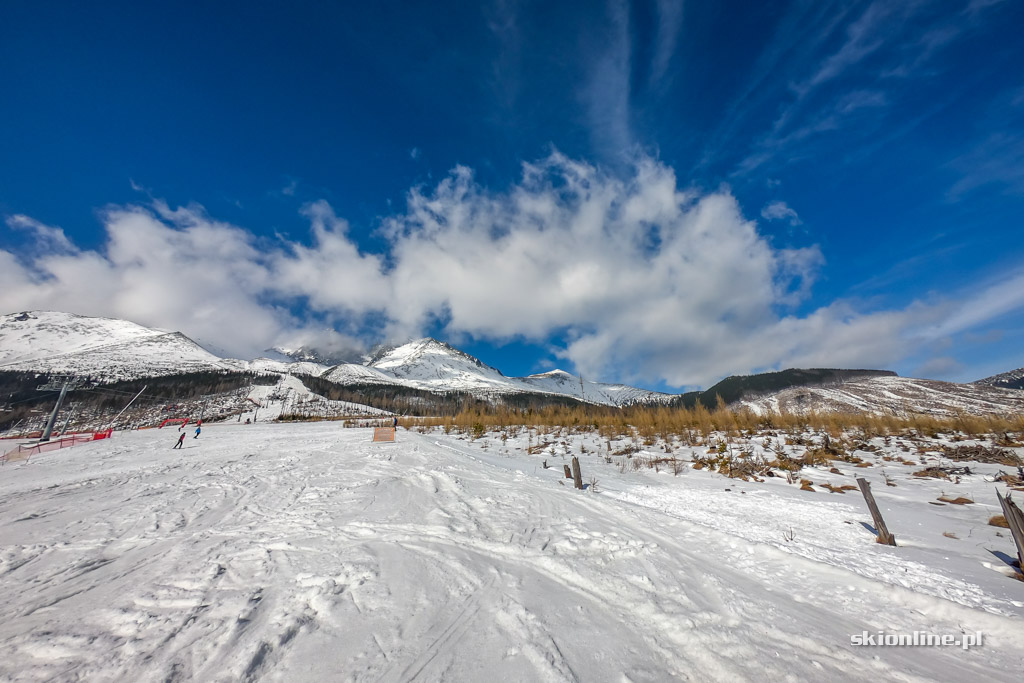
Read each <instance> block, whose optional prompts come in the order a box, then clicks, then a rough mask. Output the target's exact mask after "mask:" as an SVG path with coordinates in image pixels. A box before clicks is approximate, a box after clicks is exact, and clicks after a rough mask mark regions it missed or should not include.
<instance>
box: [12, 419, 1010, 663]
mask: <svg viewBox="0 0 1024 683" xmlns="http://www.w3.org/2000/svg"><path fill="white" fill-rule="evenodd" d="M371 435H372V432H371V430H368V429H341V428H339V425H338V423H318V424H308V423H306V424H297V425H280V424H277V425H263V424H258V425H248V426H246V425H244V424H237V423H234V424H225V425H209V426H208V428H204V429H203V432H202V436H201V437H200V438H199V439H198V440H196V439H192V438H187V439H185V444H184V448H183V449H182V450H180V451H175V450H172V449H171V446H172V444H173V443H174V441H175V440H176V436H177V435H176V434H175V432H174V430H170V431H169V432H168V430H145V431H137V432H129V433H116V434H115V435H114V437H113V438H111V439H106V440H103V441H97V442H94V443H90V444H86V445H82V446H77V447H75V448H70V449H65V450H63V451H57V452H54V453H47V454H43V455H39V456H33V457H32V460H31V461H29V462H27V463H24V462H22V463H18V462H15V463H9V464H8V465H6V466H5V467H4V468H3V471H2V472H3V476H0V517H2V518H3V519H4V520H6V521H5V523H4V524H3V525H0V574H2V575H3V581H4V593H3V599H2V600H0V647H2V648H3V656H2V657H0V679H3V680H19V681H20V680H32V681H43V680H46V681H50V680H56V681H70V680H75V681H111V680H118V681H168V680H174V681H257V680H260V681H332V680H352V681H451V682H453V683H461V682H464V681H465V682H476V681H482V680H483V681H486V680H494V681H551V682H555V681H587V682H594V683H604V682H606V681H607V682H609V683H611V682H620V681H684V680H689V681H754V680H757V681H762V680H763V681H879V680H881V681H935V680H942V681H978V682H980V681H986V682H987V681H994V682H996V681H1015V680H1017V681H1019V680H1020V664H1021V661H1022V659H1024V628H1022V624H1024V598H1022V591H1021V588H1022V585H1024V584H1020V583H1019V582H1017V581H1014V580H1013V579H1011V578H1008V577H1007V575H1006V573H1005V572H1006V571H1012V570H1009V568H1007V567H1005V565H1004V562H1003V561H1002V560H1001V559H1000V555H1005V554H1006V553H1010V552H1012V548H1013V543H1012V541H1011V539H1009V538H1008V537H1007V536H1006V535H1001V536H997V535H996V533H997V532H998V531H999V530H998V529H996V528H995V527H990V526H987V525H986V523H985V522H986V520H987V518H988V517H989V516H990V515H991V514H993V513H992V510H993V505H992V504H991V503H994V494H993V491H992V484H991V482H988V481H984V480H983V478H982V476H970V477H965V480H964V482H962V483H958V484H954V483H952V482H948V481H938V480H934V479H924V480H921V479H916V478H914V477H912V476H910V472H911V471H913V468H910V467H906V466H903V465H899V464H898V463H897V464H893V462H888V461H883V460H881V458H880V457H878V456H877V455H875V454H866V455H865V457H868V458H870V459H871V461H872V462H873V463H875V466H874V467H870V468H867V469H864V470H855V469H854V468H853V467H852V466H848V465H847V464H845V463H837V464H838V465H839V467H840V468H842V469H843V470H845V472H844V473H843V474H829V472H828V470H827V469H824V468H822V469H821V470H818V471H814V472H813V473H811V474H809V475H808V476H813V478H814V479H815V481H820V480H822V479H823V478H825V479H828V478H831V480H832V481H835V482H837V483H844V482H849V481H852V479H853V477H852V475H853V474H860V475H862V476H866V477H867V478H868V479H869V480H870V481H871V482H872V483H873V485H874V490H875V495H876V497H877V499H878V503H879V506H880V507H881V508H882V510H883V512H884V514H885V519H886V521H887V522H888V524H889V525H890V529H891V530H892V531H893V532H894V533H895V534H896V535H897V537H898V539H899V542H900V547H897V548H892V547H889V546H882V545H879V544H877V543H875V538H874V534H872V533H871V532H870V531H869V530H868V529H867V528H866V527H867V525H868V524H869V523H870V522H871V516H870V515H869V514H868V512H867V509H866V508H865V506H864V504H863V501H862V500H861V499H860V497H859V495H857V494H856V493H854V495H832V494H828V493H824V492H807V491H803V490H800V488H799V487H798V486H797V485H789V484H787V483H786V480H785V479H784V478H781V477H774V478H770V479H767V480H766V481H763V482H743V481H739V480H729V479H723V477H722V476H721V475H718V474H713V473H710V472H707V471H697V470H689V469H687V471H686V474H683V475H680V476H678V477H677V476H672V474H671V473H669V472H668V471H667V470H666V469H665V468H662V470H661V472H660V473H658V472H657V471H656V470H654V469H646V468H645V469H643V471H633V469H632V468H630V469H628V470H627V469H625V468H623V467H622V466H621V465H620V462H614V463H611V462H606V461H605V459H604V458H603V457H600V456H599V455H597V453H598V452H599V451H600V449H601V447H602V446H603V441H604V440H603V439H602V438H601V437H600V436H599V435H591V436H592V438H591V440H590V441H588V442H586V446H587V448H586V453H587V454H586V455H582V456H580V459H581V460H582V461H583V465H582V466H583V467H584V468H585V470H584V472H585V477H590V476H591V475H593V476H595V477H596V478H597V479H599V480H600V484H599V485H594V486H589V487H588V488H587V489H586V490H585V491H577V490H575V489H573V488H571V487H568V486H564V485H563V483H562V482H563V481H564V479H563V478H562V468H561V466H560V465H561V463H562V462H565V460H566V459H565V458H563V457H561V456H559V455H557V454H555V453H554V452H549V453H543V454H530V453H529V452H528V448H529V443H530V442H529V441H528V438H529V437H528V436H527V434H525V433H522V434H519V435H518V436H514V437H512V438H508V440H507V441H504V440H502V439H501V438H499V435H497V434H495V435H489V436H488V437H487V438H485V439H479V440H477V441H476V442H471V441H463V440H458V439H457V438H455V437H454V436H446V435H444V434H441V433H436V434H418V433H415V432H412V431H405V430H399V434H398V437H397V440H396V442H395V443H388V444H374V443H372V441H371V438H372V436H371ZM504 436H507V435H504ZM562 438H564V435H563V437H560V438H558V439H556V438H555V437H554V436H553V435H548V436H547V437H545V440H548V439H550V441H552V442H557V441H560V440H561V439H562ZM570 438H571V437H570ZM761 438H763V437H759V438H758V439H756V440H753V439H752V440H751V441H750V442H749V443H745V444H743V445H740V446H738V447H739V448H750V449H754V448H760V441H761ZM722 439H723V440H724V439H725V436H724V435H722ZM537 442H540V435H538V438H537V439H536V440H535V441H534V443H537ZM581 443H583V442H582V441H580V442H576V443H574V444H573V449H572V450H573V453H572V454H579V450H578V446H579V444H581ZM628 443H630V442H629V440H627V439H623V440H622V441H621V442H619V443H616V444H615V445H616V447H617V446H618V445H620V444H622V445H625V444H628ZM663 445H664V444H660V443H659V444H657V446H656V447H652V451H654V450H656V451H657V453H654V452H652V453H650V454H648V455H646V456H645V455H644V453H638V454H636V455H634V457H633V460H632V461H635V460H637V459H638V458H641V457H652V458H653V457H656V456H662V457H664V456H665V452H664V451H663V450H662V448H661V446H663ZM485 446H486V447H485ZM555 446H558V447H563V446H562V444H560V443H552V444H551V445H550V447H551V448H554V447H555ZM878 446H879V447H880V448H884V444H881V439H879V440H878ZM705 450H706V449H705V447H704V446H700V447H694V448H693V449H688V450H687V452H686V453H681V454H680V455H682V456H683V457H693V456H694V455H699V454H701V453H703V452H704V451H705ZM881 454H884V455H889V456H890V458H892V457H893V456H896V457H895V460H896V461H898V460H899V457H898V456H900V455H901V451H899V449H898V447H897V445H896V444H895V443H893V444H892V446H890V447H889V450H888V451H883V452H882V453H881ZM543 459H548V460H554V461H555V462H556V463H557V465H556V466H555V467H552V468H550V469H544V468H543V467H541V466H540V461H541V460H543ZM616 460H620V461H621V462H626V459H625V458H616ZM632 461H630V462H632ZM687 467H688V466H687ZM883 467H888V468H889V469H888V470H886V471H885V472H884V473H883V471H882V470H883ZM996 468H997V466H996V467H988V468H985V467H984V466H981V468H980V471H981V472H984V473H985V474H989V473H991V472H993V471H994V470H995V469H996ZM975 469H976V468H974V467H973V463H972V470H975ZM883 474H889V475H890V476H892V477H894V478H895V480H896V481H897V482H898V484H899V486H898V488H889V487H887V486H886V484H885V481H884V480H883ZM975 480H976V483H975ZM951 490H954V491H956V492H957V493H963V494H965V495H972V496H973V497H974V498H975V499H977V500H978V504H975V505H966V506H959V505H945V506H938V507H937V506H932V505H929V504H928V503H927V502H926V501H933V500H934V499H935V498H936V497H937V496H939V495H940V491H946V492H949V491H951ZM890 492H891V493H890ZM1004 531H1005V530H1004ZM1001 568H1002V571H1000V569H1001ZM865 631H866V632H868V633H869V634H871V635H872V636H873V637H877V635H876V634H877V633H878V632H879V631H884V632H885V633H886V634H890V635H891V636H893V637H895V636H896V635H897V634H908V635H909V634H913V633H918V632H923V633H927V634H932V635H935V636H938V637H951V638H955V639H956V641H955V642H957V643H959V642H961V639H962V638H963V636H964V635H965V634H969V635H971V636H972V637H973V636H974V635H975V634H976V633H977V632H979V631H980V632H981V633H982V634H983V642H981V643H977V642H976V643H975V646H974V647H970V648H967V649H965V648H963V647H960V646H957V645H950V646H946V647H877V646H875V647H872V646H870V644H868V646H866V647H858V646H855V645H854V644H853V643H852V640H851V638H852V637H853V636H860V635H861V634H862V633H863V632H865Z"/></svg>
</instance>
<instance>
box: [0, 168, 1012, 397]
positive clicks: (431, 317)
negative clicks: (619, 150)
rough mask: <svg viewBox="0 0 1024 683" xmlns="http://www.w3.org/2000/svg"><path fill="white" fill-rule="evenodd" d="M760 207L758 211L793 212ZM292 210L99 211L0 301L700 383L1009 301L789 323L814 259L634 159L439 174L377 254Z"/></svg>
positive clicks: (872, 348) (14, 258)
mask: <svg viewBox="0 0 1024 683" xmlns="http://www.w3.org/2000/svg"><path fill="white" fill-rule="evenodd" d="M779 204H780V206H776V207H775V208H774V209H772V210H771V211H768V207H766V211H767V212H768V213H770V214H772V215H775V216H778V217H780V218H783V219H787V220H794V219H796V218H797V217H796V215H795V212H792V210H791V209H789V207H786V206H785V205H784V204H781V203H779ZM787 209H788V211H787ZM790 212H792V213H790ZM302 214H303V216H304V217H305V219H306V220H308V221H309V224H310V236H309V239H308V241H303V242H299V241H290V240H287V239H284V238H281V237H277V238H276V239H273V240H271V239H264V238H257V237H255V236H254V235H253V234H252V233H250V232H249V231H246V230H244V229H242V228H240V227H237V226H234V225H230V224H226V223H223V222H219V221H216V220H214V219H211V218H210V217H209V216H207V215H206V213H205V212H204V211H203V209H202V207H198V206H187V207H178V208H171V207H169V206H168V205H166V204H165V203H164V202H162V201H154V202H152V203H151V205H149V206H147V207H140V206H134V205H129V206H123V207H113V208H110V209H108V210H106V211H105V212H104V213H103V214H102V219H103V222H104V226H105V229H106V233H107V239H106V242H105V244H104V245H103V247H102V248H101V249H99V250H96V251H82V250H79V249H77V248H75V247H74V245H73V244H71V243H70V242H69V241H67V240H66V237H64V240H65V242H66V244H64V248H63V249H61V250H56V251H54V252H43V253H17V254H15V253H13V252H5V251H2V250H0V309H2V310H7V311H13V310H26V309H33V308H49V309H57V310H69V311H72V312H77V313H83V314H92V315H109V316H116V317H124V318H128V319H131V320H134V321H137V322H139V323H142V324H147V325H153V326H159V327H167V328H174V329H180V330H182V331H183V332H185V333H186V334H190V335H194V336H197V337H199V338H202V339H204V340H206V341H209V342H211V343H215V344H217V345H218V346H221V347H224V348H226V349H227V350H229V351H230V352H232V353H235V354H239V355H244V354H252V353H258V352H259V351H261V350H262V349H263V348H266V347H267V346H270V345H273V344H280V343H293V344H295V343H298V344H301V343H309V340H315V341H316V343H317V344H319V345H321V346H327V345H330V344H333V345H335V346H336V347H338V348H351V347H352V346H353V345H356V344H358V342H357V341H356V338H359V339H361V340H363V341H375V339H369V338H368V336H373V335H374V333H376V335H377V336H380V335H390V336H392V337H393V338H402V337H405V336H408V335H417V334H421V333H423V332H424V331H425V330H426V328H428V327H429V326H430V325H431V323H432V322H436V321H441V323H442V324H443V326H444V327H445V331H446V333H447V334H449V335H451V336H452V337H453V338H455V337H459V336H471V337H475V338H486V339H491V340H495V341H504V340H507V339H510V338H525V339H528V340H532V341H537V342H541V343H549V340H550V339H551V338H552V336H553V335H554V336H560V337H561V338H563V339H565V340H567V341H566V344H565V345H564V347H563V348H562V349H561V350H560V351H559V353H560V354H561V355H562V356H563V357H564V359H566V360H568V361H570V362H572V363H573V364H575V366H576V368H577V369H579V370H581V371H582V372H583V373H584V374H586V375H587V376H589V377H600V378H603V379H607V380H624V381H646V382H651V381H658V380H664V381H666V382H668V383H669V384H670V385H673V386H692V385H704V386H706V385H708V384H710V383H711V382H713V381H715V380H717V379H719V378H720V377H722V376H724V375H727V374H732V373H744V372H752V371H755V370H759V369H767V368H774V367H792V366H838V367H851V366H860V367H886V366H889V365H890V364H892V363H894V362H896V361H898V360H900V359H902V358H905V357H907V356H910V355H912V354H913V353H914V352H915V350H916V349H917V348H918V347H919V345H920V344H921V343H923V342H926V341H928V340H929V339H935V338H937V337H939V336H942V335H949V334H953V333H956V332H958V331H963V330H967V329H970V328H971V327H975V326H977V325H979V324H981V323H982V322H984V321H985V320H986V319H988V318H990V317H992V316H997V315H1001V314H1003V313H1005V312H1006V311H1007V310H1010V309H1013V308H1016V307H1020V306H1024V301H1022V300H1021V298H1020V297H1018V296H1016V295H1015V294H1014V292H1018V291H1024V285H1021V283H1020V280H1018V279H1011V280H1006V281H999V282H995V283H993V284H992V285H990V286H988V287H986V288H984V289H983V290H981V291H979V292H977V293H976V294H974V295H972V296H971V297H965V299H968V301H967V303H965V304H963V305H962V306H959V307H958V306H956V305H954V304H952V303H947V304H936V303H931V304H928V305H924V304H913V305H911V306H909V307H907V308H906V309H903V310H888V311H873V312H871V311H869V312H865V311H862V310H859V309H858V308H857V307H855V306H854V305H853V304H852V303H850V302H843V301H837V302H833V303H832V304H830V305H828V306H825V307H821V308H817V309H814V310H810V311H808V312H805V313H797V310H798V309H797V306H798V305H799V304H802V303H804V302H805V301H806V297H807V295H808V293H809V291H810V288H811V286H812V285H813V282H814V280H815V278H816V277H817V275H818V273H819V272H820V270H821V269H822V268H823V266H824V259H823V257H822V254H821V253H820V251H819V250H818V249H817V248H815V247H810V248H805V249H796V250H785V249H777V248H775V247H773V246H772V245H771V243H770V242H769V241H768V240H767V239H766V238H765V237H763V236H762V235H761V234H760V233H759V232H758V229H757V225H756V223H755V222H753V221H750V220H747V219H746V218H745V217H744V215H743V213H742V210H741V208H740V206H739V204H738V202H737V201H736V199H735V198H734V197H733V196H732V195H731V194H729V193H728V192H727V191H719V192H716V193H712V194H708V195H699V194H697V193H694V192H692V191H684V190H680V189H679V182H678V179H677V178H676V176H675V173H674V172H673V170H672V169H671V168H669V167H667V166H665V165H664V164H662V163H660V162H658V161H656V160H652V159H649V158H647V159H641V160H640V161H639V162H637V163H636V165H635V167H634V169H633V172H632V173H631V174H628V175H627V176H626V177H622V176H619V175H613V174H610V173H608V172H605V171H602V170H600V169H598V168H595V167H593V166H590V165H588V164H585V163H581V162H578V161H574V160H571V159H568V158H566V157H564V156H562V155H560V154H558V153H555V154H552V155H551V156H550V157H548V158H547V159H544V160H541V161H539V162H537V163H534V164H525V165H524V168H523V176H522V178H521V180H520V181H519V182H518V183H516V184H514V185H513V186H512V187H511V188H510V189H509V190H508V191H505V192H500V193H495V192H490V191H488V190H487V189H486V188H484V187H481V186H480V185H479V184H478V183H477V182H476V181H475V180H474V178H473V174H472V172H471V171H470V170H469V169H467V168H462V167H460V168H457V169H455V170H454V171H453V172H452V173H451V174H450V175H449V177H447V178H445V179H444V180H443V181H442V182H440V183H439V184H438V185H437V186H436V187H433V188H417V189H414V190H412V191H411V192H410V193H409V196H408V201H407V208H406V210H405V212H404V213H402V214H399V215H394V216H391V217H389V218H387V219H385V220H384V221H383V222H382V224H381V226H380V234H381V236H382V237H383V238H384V239H385V240H386V241H387V243H388V249H387V252H386V253H380V254H375V253H365V252H364V251H362V250H361V249H360V248H359V246H358V245H357V244H356V243H355V242H354V241H353V238H352V237H351V236H350V234H349V227H348V224H347V223H346V222H345V221H344V220H343V219H341V218H339V217H338V216H337V215H336V214H335V212H334V210H333V209H332V208H331V207H330V206H329V205H328V204H327V203H326V202H324V201H320V202H314V203H312V204H307V205H305V206H304V207H303V209H302ZM12 221H13V223H12ZM8 223H9V224H11V225H13V226H14V227H17V228H18V229H32V230H35V231H36V232H37V233H39V234H42V235H47V236H48V238H49V239H52V240H56V241H57V242H58V243H59V242H60V238H61V237H63V233H59V232H57V230H56V229H54V228H48V227H47V226H42V225H41V224H38V223H36V222H33V221H31V219H26V218H24V217H19V218H16V219H11V220H9V221H8ZM325 328H332V329H336V330H339V331H340V332H339V333H334V332H325ZM325 335H326V336H325ZM303 340H307V341H306V342H303Z"/></svg>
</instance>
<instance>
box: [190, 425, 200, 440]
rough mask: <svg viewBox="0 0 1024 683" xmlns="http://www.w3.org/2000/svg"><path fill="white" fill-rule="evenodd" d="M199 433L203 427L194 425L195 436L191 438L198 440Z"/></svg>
mask: <svg viewBox="0 0 1024 683" xmlns="http://www.w3.org/2000/svg"><path fill="white" fill-rule="evenodd" d="M201 431H203V426H202V425H196V435H195V436H193V437H192V438H193V439H198V438H199V432H201Z"/></svg>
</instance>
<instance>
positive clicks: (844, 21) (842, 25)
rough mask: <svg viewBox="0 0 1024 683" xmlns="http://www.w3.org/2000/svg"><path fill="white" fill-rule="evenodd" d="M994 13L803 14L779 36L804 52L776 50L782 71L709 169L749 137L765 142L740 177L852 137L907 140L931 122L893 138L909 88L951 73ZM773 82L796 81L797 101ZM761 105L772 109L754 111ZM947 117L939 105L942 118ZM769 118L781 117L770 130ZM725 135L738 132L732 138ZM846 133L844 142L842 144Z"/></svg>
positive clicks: (921, 9)
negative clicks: (957, 55) (968, 39)
mask: <svg viewBox="0 0 1024 683" xmlns="http://www.w3.org/2000/svg"><path fill="white" fill-rule="evenodd" d="M994 4H996V3H984V4H978V5H977V6H976V7H974V8H973V9H971V10H970V11H969V12H968V10H967V9H965V10H964V12H963V13H961V15H958V14H951V13H949V12H943V11H937V10H936V8H934V7H933V6H932V5H930V4H929V3H889V2H882V1H880V0H879V1H876V2H873V3H871V4H869V5H867V6H866V7H865V8H864V9H863V10H862V11H861V10H860V9H859V8H860V7H861V6H860V5H855V4H845V5H841V6H839V7H834V6H830V7H829V10H830V11H829V12H828V13H826V12H825V11H824V10H823V11H822V14H820V15H819V14H811V13H808V11H807V9H806V8H804V7H802V6H800V5H795V6H794V7H793V8H792V9H791V10H790V11H789V13H788V14H787V15H786V17H784V19H783V20H782V21H781V22H780V29H779V31H780V33H784V34H785V36H786V40H787V41H789V42H794V41H799V44H800V46H799V47H792V48H789V49H788V50H787V49H786V48H785V46H784V45H778V44H776V43H775V42H772V43H770V44H769V46H768V47H767V48H766V50H765V54H764V55H763V56H762V59H761V60H759V62H758V64H759V65H761V64H770V65H771V66H772V71H771V72H768V71H764V70H761V71H756V70H755V72H754V74H753V76H752V78H751V80H750V83H749V84H748V85H747V86H746V88H745V89H744V90H741V91H740V93H739V95H738V96H737V100H736V104H735V105H734V106H732V107H731V108H730V110H729V111H730V115H729V116H728V117H726V122H725V123H723V126H721V127H720V131H718V132H716V134H715V135H713V136H712V142H711V143H710V144H709V147H708V148H707V150H706V151H705V155H704V159H703V161H702V164H704V165H706V164H708V163H710V162H711V160H712V159H714V158H716V157H719V156H721V155H723V154H730V153H735V149H734V147H733V146H731V145H729V144H727V141H728V140H729V138H731V137H732V133H734V132H735V131H736V130H737V129H739V128H741V127H745V128H747V129H756V128H761V129H762V131H763V132H762V133H761V134H760V135H758V136H755V137H754V138H753V141H752V143H751V144H750V145H749V149H748V150H747V151H746V153H745V154H744V155H743V156H742V157H741V158H740V160H739V161H738V162H736V163H735V164H734V166H733V172H732V175H734V176H742V175H746V174H749V173H751V172H752V171H754V170H756V169H759V168H761V167H763V166H765V165H766V164H776V165H784V164H786V163H789V160H792V159H800V158H804V157H806V156H807V155H808V153H809V150H811V149H813V146H815V145H817V146H821V145H823V144H827V143H828V141H830V140H840V139H841V140H842V141H843V142H844V143H848V142H849V135H857V136H858V137H860V138H862V139H865V140H871V139H872V137H873V136H875V135H876V134H877V133H878V132H879V131H882V134H883V135H884V136H885V137H887V138H888V139H891V138H892V137H893V136H894V135H897V134H900V135H902V134H906V133H907V132H908V131H909V130H910V129H911V128H912V127H913V126H914V125H917V124H918V123H920V121H921V120H923V119H924V118H926V117H921V116H916V117H914V119H912V120H911V122H910V123H908V122H907V121H899V122H896V123H895V124H894V125H893V126H892V127H891V128H892V129H891V130H887V129H885V127H884V124H885V122H886V121H887V120H888V119H887V116H888V115H889V113H890V111H891V109H892V106H893V105H894V104H895V103H898V102H899V99H900V96H901V92H902V90H903V89H905V88H906V87H907V86H906V84H907V82H908V81H910V80H912V79H917V81H918V82H921V81H923V80H924V79H926V78H927V77H930V76H934V75H935V73H936V70H937V69H941V66H937V65H936V62H937V60H938V58H939V56H940V55H941V54H942V53H943V52H944V51H945V50H947V49H948V48H949V47H950V46H952V45H954V44H955V43H956V42H957V41H958V40H960V39H961V38H962V37H963V36H964V35H967V34H969V33H970V32H971V31H973V30H975V29H976V28H977V26H978V25H979V24H980V23H981V22H982V21H983V18H984V17H985V15H986V11H987V8H988V7H990V6H992V5H994ZM820 5H821V7H823V8H824V3H820ZM807 64H810V65H811V66H810V67H809V68H808V67H807V66H806V65H807ZM768 73H774V74H776V75H788V77H789V80H788V88H789V93H785V92H782V91H781V89H780V87H781V86H780V84H781V83H782V82H784V81H783V80H782V79H779V78H777V77H776V78H774V79H773V78H768V76H767V75H766V74H768ZM955 96H956V93H955V92H954V91H951V92H946V93H940V94H939V95H938V97H939V99H942V100H944V101H946V100H948V99H949V98H952V97H955ZM751 100H756V101H759V102H760V103H761V105H762V106H757V107H755V106H750V101H751ZM780 103H781V104H780ZM941 108H942V103H939V105H937V107H932V110H933V111H937V110H941ZM763 112H775V113H774V116H773V117H772V119H771V120H770V121H766V120H764V119H763V117H764V113H763ZM724 131H730V135H729V137H724V135H723V132H724ZM840 132H842V133H843V135H844V137H842V138H840V137H839V136H838V133H840Z"/></svg>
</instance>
